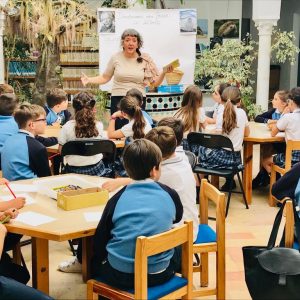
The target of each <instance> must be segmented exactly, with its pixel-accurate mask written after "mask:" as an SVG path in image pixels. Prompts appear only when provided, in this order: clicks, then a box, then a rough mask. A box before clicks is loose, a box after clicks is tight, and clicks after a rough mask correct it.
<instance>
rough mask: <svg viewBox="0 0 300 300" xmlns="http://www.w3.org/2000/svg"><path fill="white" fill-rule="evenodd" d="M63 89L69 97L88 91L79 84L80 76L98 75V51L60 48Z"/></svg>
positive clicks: (73, 47)
mask: <svg viewBox="0 0 300 300" xmlns="http://www.w3.org/2000/svg"><path fill="white" fill-rule="evenodd" d="M60 66H61V68H62V77H63V88H64V90H65V91H66V93H68V94H69V95H74V94H76V93H79V92H82V91H88V90H89V88H86V87H84V86H83V85H82V83H81V80H80V78H81V74H82V73H85V74H86V75H87V76H97V75H98V74H99V54H98V49H94V48H92V47H82V46H72V47H62V48H61V52H60Z"/></svg>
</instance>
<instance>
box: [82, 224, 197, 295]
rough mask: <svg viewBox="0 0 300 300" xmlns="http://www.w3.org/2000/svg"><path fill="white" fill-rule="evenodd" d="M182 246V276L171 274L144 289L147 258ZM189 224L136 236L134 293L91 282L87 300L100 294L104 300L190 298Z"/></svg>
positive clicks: (190, 232) (88, 285) (191, 273)
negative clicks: (164, 281)
mask: <svg viewBox="0 0 300 300" xmlns="http://www.w3.org/2000/svg"><path fill="white" fill-rule="evenodd" d="M179 245H182V263H181V266H182V276H179V275H174V277H173V278H171V279H170V280H169V281H168V282H166V283H164V284H161V285H159V286H154V287H149V288H148V287H147V269H148V265H147V259H148V257H149V256H152V255H155V254H158V253H161V252H164V251H166V250H169V249H172V248H175V247H177V246H179ZM192 249H193V222H192V221H186V222H185V224H184V225H182V226H180V227H176V228H174V229H172V230H169V231H167V232H163V233H161V234H157V235H155V236H151V237H144V236H141V237H138V238H137V240H136V250H135V265H134V272H135V274H137V276H135V282H134V287H135V288H134V290H129V291H123V290H120V289H116V288H114V287H112V286H110V285H107V284H105V283H104V282H100V281H97V280H95V279H91V280H89V281H88V283H87V299H89V300H91V299H97V295H101V296H103V297H106V298H108V299H114V300H117V299H122V300H124V299H160V298H163V299H178V298H181V297H183V299H192V284H193V282H192V281H193V271H192V266H193V262H192V261H193V250H192Z"/></svg>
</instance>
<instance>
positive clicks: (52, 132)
mask: <svg viewBox="0 0 300 300" xmlns="http://www.w3.org/2000/svg"><path fill="white" fill-rule="evenodd" d="M60 129H61V128H60V127H58V126H47V128H46V130H45V133H44V134H42V136H43V137H52V136H54V137H58V135H59V132H60ZM105 133H106V132H105ZM112 141H113V142H114V143H115V145H116V147H117V148H124V146H125V140H124V139H121V140H115V139H112ZM47 152H48V153H51V154H55V153H57V152H58V144H57V145H54V146H51V147H47Z"/></svg>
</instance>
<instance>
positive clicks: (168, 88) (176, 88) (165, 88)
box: [157, 84, 183, 93]
mask: <svg viewBox="0 0 300 300" xmlns="http://www.w3.org/2000/svg"><path fill="white" fill-rule="evenodd" d="M157 92H158V93H183V84H174V85H160V86H159V87H158V88H157Z"/></svg>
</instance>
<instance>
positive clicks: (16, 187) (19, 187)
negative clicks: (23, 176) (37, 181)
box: [5, 183, 37, 194]
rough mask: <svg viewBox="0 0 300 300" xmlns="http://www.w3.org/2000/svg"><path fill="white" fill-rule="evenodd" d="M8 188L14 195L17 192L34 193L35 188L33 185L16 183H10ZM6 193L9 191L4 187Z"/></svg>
mask: <svg viewBox="0 0 300 300" xmlns="http://www.w3.org/2000/svg"><path fill="white" fill-rule="evenodd" d="M9 187H10V188H11V190H12V191H13V192H14V193H15V194H16V193H18V192H27V193H36V192H37V186H36V185H34V184H18V183H10V184H9ZM5 189H6V191H8V192H9V189H8V188H7V187H5Z"/></svg>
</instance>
